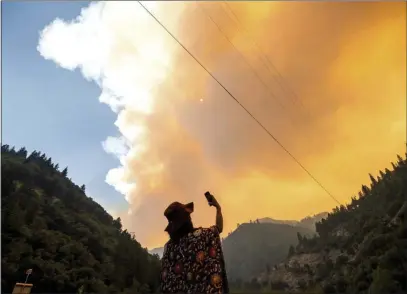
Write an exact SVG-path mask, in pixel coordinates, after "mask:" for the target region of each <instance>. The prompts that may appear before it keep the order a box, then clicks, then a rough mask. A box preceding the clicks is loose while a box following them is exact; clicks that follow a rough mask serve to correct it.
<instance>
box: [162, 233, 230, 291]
mask: <svg viewBox="0 0 407 294" xmlns="http://www.w3.org/2000/svg"><path fill="white" fill-rule="evenodd" d="M161 292H162V293H227V292H228V283H227V278H226V272H225V263H224V259H223V253H222V247H221V242H220V237H219V231H218V229H217V227H216V226H213V227H210V228H208V229H204V228H198V229H195V230H194V231H193V232H191V233H189V234H188V235H186V236H184V237H182V238H181V239H180V241H179V242H178V243H175V242H173V241H171V240H170V241H168V243H167V244H166V245H165V248H164V255H163V258H162V271H161Z"/></svg>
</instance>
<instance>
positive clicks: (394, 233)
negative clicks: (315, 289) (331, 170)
mask: <svg viewBox="0 0 407 294" xmlns="http://www.w3.org/2000/svg"><path fill="white" fill-rule="evenodd" d="M397 158H398V162H397V163H396V164H394V163H392V166H393V171H390V170H388V169H386V170H385V172H382V171H380V172H379V174H380V177H379V178H378V179H376V178H375V177H374V176H372V175H371V174H370V175H369V178H370V181H371V184H370V187H368V186H367V185H363V186H362V189H361V191H360V192H359V193H358V195H359V197H352V201H351V203H350V204H348V205H346V206H345V205H342V206H340V207H336V208H335V209H334V210H333V212H332V213H329V214H328V217H327V218H326V219H323V220H321V222H318V223H317V224H316V230H317V233H318V236H316V237H313V238H311V239H309V238H303V237H301V236H299V237H298V240H299V243H298V245H297V248H301V249H302V251H303V252H316V253H321V254H322V255H323V253H322V252H331V251H333V250H340V252H342V254H341V255H339V256H338V257H337V258H336V260H335V263H334V264H333V265H331V266H329V265H328V263H326V264H324V263H321V264H319V265H318V266H317V267H316V270H315V274H314V275H313V278H314V280H316V281H318V282H321V283H322V282H323V283H324V285H325V286H324V293H406V292H407V280H406V273H407V249H406V248H407V160H406V159H403V158H402V157H400V156H397Z"/></svg>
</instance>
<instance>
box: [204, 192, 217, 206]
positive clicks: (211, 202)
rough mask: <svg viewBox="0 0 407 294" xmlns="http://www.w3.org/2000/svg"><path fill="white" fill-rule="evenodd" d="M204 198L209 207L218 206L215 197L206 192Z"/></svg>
mask: <svg viewBox="0 0 407 294" xmlns="http://www.w3.org/2000/svg"><path fill="white" fill-rule="evenodd" d="M205 197H206V200H208V204H209V206H215V207H218V206H219V204H218V202H217V201H216V199H215V197H214V196H213V195H212V194H211V193H210V192H206V193H205Z"/></svg>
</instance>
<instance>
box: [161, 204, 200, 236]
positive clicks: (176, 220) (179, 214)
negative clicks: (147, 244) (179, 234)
mask: <svg viewBox="0 0 407 294" xmlns="http://www.w3.org/2000/svg"><path fill="white" fill-rule="evenodd" d="M193 212H194V203H193V202H190V203H187V204H182V203H179V202H173V203H171V204H170V205H169V206H168V207H167V209H166V210H165V211H164V216H165V217H166V218H167V220H168V226H167V227H166V228H165V231H166V232H169V231H173V232H174V231H176V230H178V229H179V228H180V227H181V226H182V225H183V223H184V222H185V221H186V220H187V219H188V217H189V216H190V214H191V213H193Z"/></svg>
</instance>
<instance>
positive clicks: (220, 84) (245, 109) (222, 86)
mask: <svg viewBox="0 0 407 294" xmlns="http://www.w3.org/2000/svg"><path fill="white" fill-rule="evenodd" d="M137 2H138V3H139V4H140V6H141V7H142V8H143V9H144V10H145V11H146V12H147V13H148V14H149V15H150V16H151V17H152V18H153V19H154V20H155V21H156V22H157V23H158V24H159V25H160V26H161V27H162V28H163V29H164V30H165V31H166V32H167V33H168V34H169V35H170V36H171V37H172V38H173V39H174V41H176V42H177V43H178V45H180V46H181V47H182V48H183V49H184V50H185V51H186V52H187V53H188V54H189V55H190V56H191V57H192V58H193V59H194V60H195V61H196V62H197V63H198V64H199V65H200V66H201V67H202V68H203V69H204V70H205V71H206V72H207V73H208V75H210V76H211V77H212V78H213V79H214V80H215V81H216V83H217V84H218V85H219V86H220V87H221V88H223V90H225V92H226V93H227V94H228V95H229V96H230V97H231V98H232V99H233V100H234V101H235V102H236V103H237V104H238V105H239V106H240V107H241V108H242V109H243V110H244V111H245V112H246V113H247V114H248V115H249V116H250V117H251V118H252V119H253V120H254V121H255V122H256V123H257V124H258V125H259V126H260V127H261V128H262V129H263V130H264V131H265V132H266V133H267V134H268V135H269V136H270V137H271V138H272V139H273V140H274V141H275V142H276V143H277V144H278V145H279V146H280V147H281V148H282V149H283V150H284V151H285V152H286V153H287V154H288V155H289V156H290V157H291V158H292V159H293V160H294V161H295V162H296V163H297V164H298V165H299V166H300V167H301V168H302V169H303V170H304V171H305V172H306V173H307V174H308V175H309V176H310V178H311V179H313V180H314V182H315V183H316V184H317V185H318V186H320V188H322V189H323V190H324V191H325V192H326V193H327V194H328V196H330V197H331V198H332V200H334V201H335V202H336V203H338V205H341V203H340V202H339V201H338V200H337V199H336V198H335V196H333V195H332V194H331V193H330V192H329V191H328V189H327V188H325V186H324V185H323V184H322V183H321V182H320V181H318V179H316V178H315V177H314V176H313V175H312V174H311V172H310V171H309V170H308V169H307V168H306V167H305V166H304V165H302V163H301V162H300V161H299V160H298V159H297V158H296V157H295V156H294V155H293V154H292V153H291V152H290V151H289V150H288V149H287V148H286V147H284V145H283V144H282V143H281V142H280V141H279V140H278V139H277V138H276V137H275V136H274V135H273V134H272V133H271V132H270V131H269V130H268V129H267V128H266V127H265V126H264V125H263V124H262V123H261V122H260V121H259V120H258V119H257V118H256V117H255V116H254V115H253V114H252V113H251V112H250V111H249V110H248V109H247V108H246V107H245V106H244V105H243V104H242V103H240V101H239V100H238V99H237V98H236V97H235V96H234V95H233V94H232V93H231V92H230V91H229V90H228V89H227V88H226V87H225V86H224V85H223V84H222V83H221V82H220V81H219V80H218V79H217V78H216V77H215V76H214V75H213V74H212V73H211V72H210V71H209V70H208V69H207V68H206V67H205V66H204V65H203V64H202V63H201V62H200V61H199V60H198V59H197V58H196V57H195V55H193V54H192V53H191V52H190V51H189V50H188V49H187V48H186V47H185V46H184V45H183V44H182V43H181V42H180V41H179V40H178V38H177V37H175V36H174V35H173V34H172V33H171V32H170V31H169V30H168V29H167V28H166V27H165V25H164V24H162V23H161V21H160V20H159V19H158V18H157V17H156V16H155V15H154V14H153V13H152V12H151V11H150V10H148V8H147V7H145V6H144V5H143V4H142V3H141V1H137Z"/></svg>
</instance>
